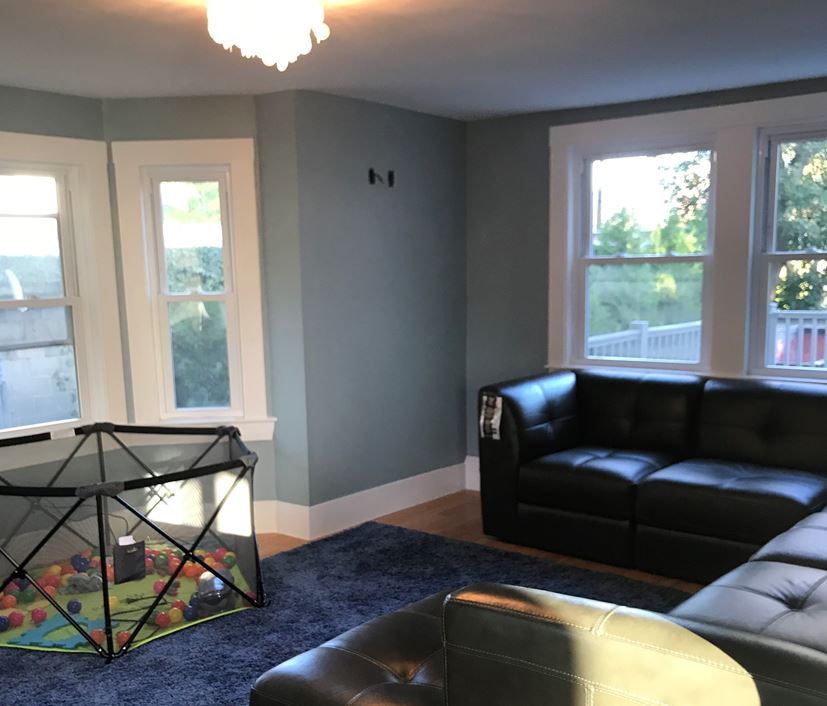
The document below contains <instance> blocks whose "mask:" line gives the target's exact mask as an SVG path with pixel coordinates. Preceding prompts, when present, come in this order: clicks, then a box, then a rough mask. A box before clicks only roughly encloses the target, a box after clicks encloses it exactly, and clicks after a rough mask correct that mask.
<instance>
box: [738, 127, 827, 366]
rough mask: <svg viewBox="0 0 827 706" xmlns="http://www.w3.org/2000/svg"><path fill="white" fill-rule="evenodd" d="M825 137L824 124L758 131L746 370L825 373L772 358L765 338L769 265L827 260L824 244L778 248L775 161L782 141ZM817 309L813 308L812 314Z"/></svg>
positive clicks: (769, 297)
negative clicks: (794, 130) (814, 127)
mask: <svg viewBox="0 0 827 706" xmlns="http://www.w3.org/2000/svg"><path fill="white" fill-rule="evenodd" d="M824 139H827V130H824V129H823V128H816V129H808V130H802V131H800V132H790V131H789V130H781V131H774V130H765V131H763V132H762V134H761V136H760V140H759V148H758V157H759V160H758V168H757V170H756V193H757V194H758V195H759V198H757V199H756V206H755V208H756V215H755V223H756V227H755V232H754V239H755V243H756V246H755V248H754V252H753V257H752V283H753V296H752V301H751V312H750V314H749V320H750V334H749V350H750V353H749V361H750V365H749V373H750V374H753V375H761V376H767V377H790V378H819V379H820V378H825V377H827V367H825V368H819V367H815V366H813V365H803V364H802V365H798V366H792V365H789V364H787V363H785V364H783V365H773V364H771V363H770V359H771V355H770V350H771V347H772V346H774V340H773V341H771V340H770V338H769V326H770V314H769V306H770V302H771V301H772V296H773V291H772V283H771V281H770V272H771V269H772V266H773V265H779V264H783V263H785V262H787V261H790V260H827V249H811V250H781V249H779V248H778V247H777V234H778V220H777V219H778V213H777V210H778V165H779V160H780V150H781V145H783V144H784V143H787V142H803V141H807V140H824ZM816 313H817V312H816V311H813V317H815V315H816ZM782 316H783V314H782ZM825 316H827V312H825ZM813 317H805V318H813ZM825 338H827V331H825ZM787 340H789V339H787ZM805 347H806V346H805ZM802 355H803V353H802ZM785 361H789V350H788V349H787V348H786V346H785Z"/></svg>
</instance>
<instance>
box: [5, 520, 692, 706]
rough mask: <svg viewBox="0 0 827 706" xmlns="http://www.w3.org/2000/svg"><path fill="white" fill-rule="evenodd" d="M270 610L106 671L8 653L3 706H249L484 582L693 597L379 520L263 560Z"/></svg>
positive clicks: (650, 599) (651, 601) (79, 658)
mask: <svg viewBox="0 0 827 706" xmlns="http://www.w3.org/2000/svg"><path fill="white" fill-rule="evenodd" d="M262 567H263V573H264V582H265V587H266V590H267V592H268V594H269V596H270V597H271V598H272V604H271V605H270V606H269V607H268V608H264V609H261V610H247V611H243V612H241V613H237V614H234V615H230V616H227V617H225V618H221V619H218V620H215V621H212V622H208V623H204V624H202V625H197V626H194V627H192V628H191V629H189V630H184V631H182V632H179V633H177V634H174V635H171V636H170V637H168V638H165V639H161V640H157V641H155V642H152V643H150V644H148V645H146V646H144V647H140V648H138V649H136V650H135V651H134V652H131V653H129V654H127V655H126V656H125V657H123V658H121V659H119V660H116V661H115V662H113V663H112V664H110V665H106V664H105V663H104V661H103V660H102V659H101V658H100V657H95V656H91V655H90V656H86V655H65V654H55V653H42V652H29V651H24V650H16V649H0V674H2V679H0V704H2V706H18V705H19V706H34V705H35V704H36V705H37V706H58V705H59V706H110V705H112V706H160V705H161V704H163V706H193V705H196V704H197V705H198V706H246V704H247V703H248V698H249V697H248V695H249V690H250V686H251V685H252V683H253V681H254V680H255V679H256V678H257V677H258V676H259V675H260V674H261V673H263V672H265V671H266V670H267V669H270V668H271V667H273V666H275V665H277V664H279V663H280V662H283V661H284V660H286V659H288V658H290V657H292V656H294V655H296V654H298V653H300V652H304V651H305V650H308V649H310V648H312V647H315V646H317V645H319V644H321V643H322V642H324V641H325V640H328V639H330V638H332V637H334V636H336V635H338V634H339V633H341V632H344V631H345V630H348V629H350V628H352V627H354V626H356V625H359V624H360V623H363V622H365V621H366V620H369V619H370V618H373V617H376V616H378V615H382V614H383V613H387V612H389V611H392V610H395V609H397V608H400V607H402V606H404V605H406V604H407V603H410V602H412V601H416V600H419V599H421V598H425V597H426V596H429V595H431V594H432V593H436V592H437V591H442V590H446V589H453V588H459V587H461V586H464V585H466V584H469V583H473V582H475V581H495V582H500V583H510V584H516V585H521V586H530V587H534V588H542V589H547V590H551V591H557V592H559V593H568V594H572V595H576V596H584V597H588V598H594V599H598V600H605V601H609V602H612V603H621V604H624V605H628V606H633V607H637V608H646V609H649V610H656V611H667V610H669V609H670V608H672V607H673V606H675V605H677V604H678V603H679V602H681V601H682V600H684V599H685V598H686V594H684V593H681V592H680V591H676V590H673V589H667V588H661V587H658V586H654V585H651V584H647V583H642V582H639V581H632V580H631V579H627V578H624V577H621V576H617V575H615V574H605V573H598V572H594V571H589V570H586V569H580V568H576V567H572V566H566V565H562V564H557V563H554V562H551V561H547V560H543V559H538V558H535V557H530V556H526V555H524V554H516V553H511V552H505V551H501V550H498V549H492V548H490V547H484V546H481V545H478V544H470V543H467V542H460V541H456V540H450V539H445V538H443V537H439V536H436V535H430V534H424V533H421V532H414V531H412V530H406V529H402V528H399V527H392V526H389V525H384V524H379V523H375V522H370V523H367V524H364V525H362V526H360V527H356V528H355V529H352V530H348V531H347V532H343V533H341V534H338V535H335V536H333V537H329V538H327V539H323V540H320V541H318V542H314V543H312V544H308V545H305V546H303V547H299V548H298V549H294V550H292V551H290V552H286V553H284V554H279V555H276V556H275V557H272V558H269V559H266V560H264V561H263V562H262Z"/></svg>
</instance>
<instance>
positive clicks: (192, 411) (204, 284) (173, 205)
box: [112, 139, 274, 440]
mask: <svg viewBox="0 0 827 706" xmlns="http://www.w3.org/2000/svg"><path fill="white" fill-rule="evenodd" d="M112 154H113V161H114V163H115V177H116V186H117V193H118V211H119V220H120V232H121V255H122V262H123V271H124V299H125V309H126V323H127V333H128V341H129V359H130V370H131V383H132V398H133V406H134V410H135V421H136V422H137V423H140V424H159V423H162V424H171V423H182V424H193V423H196V424H198V423H202V422H203V423H207V424H215V423H219V422H221V423H223V422H226V423H230V424H235V425H237V426H239V427H241V430H242V433H243V434H244V436H245V438H247V439H248V440H263V439H272V435H273V426H274V420H273V419H271V418H269V417H268V416H267V401H266V389H267V386H266V383H265V379H264V333H263V315H262V304H261V276H260V268H261V260H260V257H259V232H258V222H257V206H256V187H255V169H254V164H255V160H254V149H253V142H252V140H248V139H238V140H183V141H176V140H170V141H162V142H151V141H148V142H116V143H114V144H113V146H112Z"/></svg>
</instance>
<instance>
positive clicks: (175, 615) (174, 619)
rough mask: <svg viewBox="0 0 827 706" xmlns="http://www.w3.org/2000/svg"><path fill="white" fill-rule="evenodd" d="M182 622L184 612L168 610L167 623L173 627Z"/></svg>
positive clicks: (177, 609)
mask: <svg viewBox="0 0 827 706" xmlns="http://www.w3.org/2000/svg"><path fill="white" fill-rule="evenodd" d="M183 620H184V611H182V610H181V609H180V608H170V609H169V621H170V622H171V623H172V624H173V625H177V624H178V623H180V622H181V621H183Z"/></svg>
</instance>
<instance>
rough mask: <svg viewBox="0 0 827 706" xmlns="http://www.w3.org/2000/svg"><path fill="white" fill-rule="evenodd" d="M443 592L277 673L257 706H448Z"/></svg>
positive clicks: (261, 682)
mask: <svg viewBox="0 0 827 706" xmlns="http://www.w3.org/2000/svg"><path fill="white" fill-rule="evenodd" d="M446 595H447V594H446V593H440V594H437V595H435V596H431V597H430V598H426V599H425V600H423V601H419V602H418V603H414V604H412V605H410V606H408V607H407V608H403V609H402V610H400V611H397V612H395V613H390V614H388V615H383V616H382V617H379V618H376V619H374V620H371V621H369V622H367V623H365V624H364V625H360V626H359V627H357V628H354V629H353V630H350V631H348V632H346V633H344V634H343V635H340V636H339V637H337V638H334V639H333V640H330V641H329V642H326V643H324V644H323V645H321V646H320V647H317V648H316V649H313V650H310V651H309V652H305V653H304V654H301V655H299V656H297V657H294V658H293V659H291V660H289V661H287V662H285V663H284V664H282V665H280V666H278V667H276V668H275V669H271V670H270V671H269V672H267V673H265V674H263V675H262V676H261V677H259V679H258V680H257V681H256V683H255V686H254V687H253V691H252V694H251V697H250V704H251V706H305V705H307V704H314V705H316V704H318V705H319V706H341V705H343V704H348V705H349V706H397V705H400V706H401V705H402V704H404V705H405V706H442V705H443V704H444V674H445V668H444V656H443V651H442V620H441V615H442V603H443V601H444V600H445V596H446Z"/></svg>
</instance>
